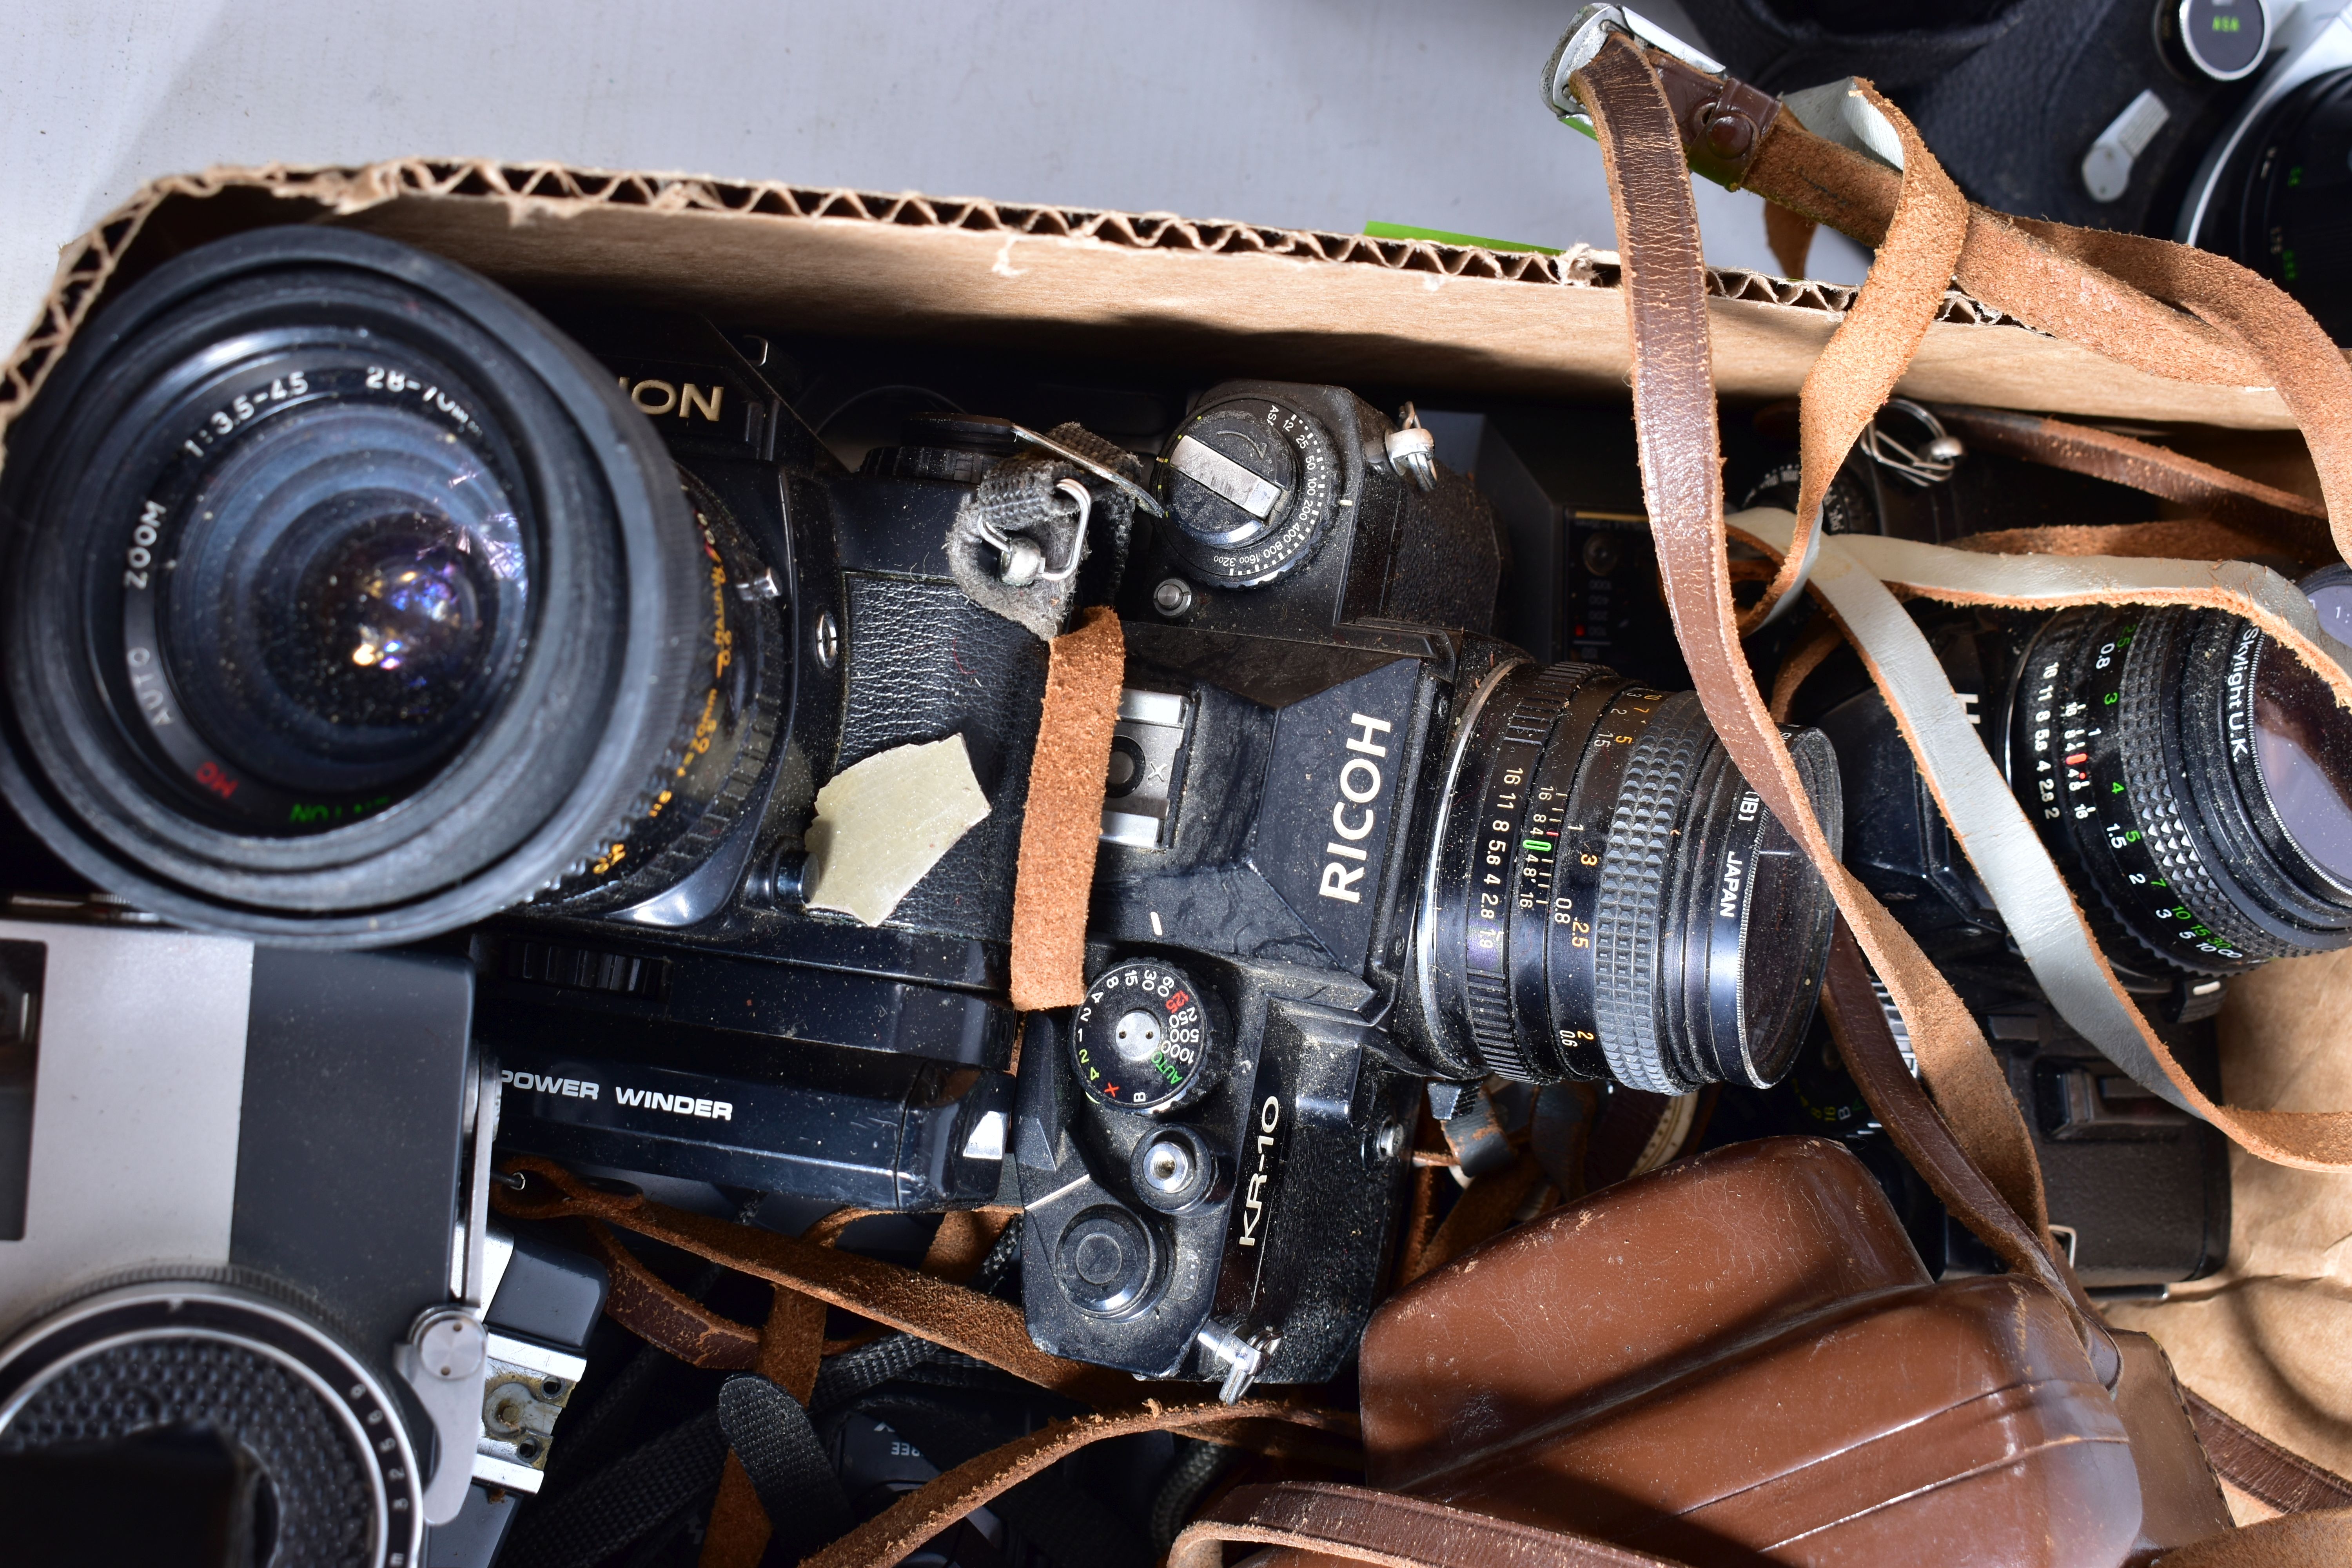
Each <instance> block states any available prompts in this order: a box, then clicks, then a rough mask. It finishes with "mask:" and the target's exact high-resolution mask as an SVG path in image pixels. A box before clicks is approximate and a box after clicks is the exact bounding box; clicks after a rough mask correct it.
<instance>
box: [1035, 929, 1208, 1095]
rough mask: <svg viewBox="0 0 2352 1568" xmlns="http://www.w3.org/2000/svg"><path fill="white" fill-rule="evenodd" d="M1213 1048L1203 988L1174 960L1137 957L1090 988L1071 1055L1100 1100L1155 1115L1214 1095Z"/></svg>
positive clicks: (1087, 1086)
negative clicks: (1207, 1094) (1210, 1092)
mask: <svg viewBox="0 0 2352 1568" xmlns="http://www.w3.org/2000/svg"><path fill="white" fill-rule="evenodd" d="M1211 1045H1212V1041H1211V1039H1210V1035H1209V1019H1208V1012H1207V1009H1206V1008H1205V1007H1204V1006H1203V1005H1202V1002H1201V994H1200V991H1199V988H1198V987H1196V986H1195V985H1193V984H1192V980H1191V979H1190V978H1189V977H1187V976H1186V975H1185V973H1184V972H1183V971H1182V970H1181V969H1178V968H1177V967H1176V966H1175V965H1174V964H1172V963H1160V961H1158V960H1156V959H1136V960H1130V961H1129V962H1128V963H1119V964H1114V965H1113V966H1112V967H1111V968H1109V969H1107V970H1105V971H1104V972H1103V973H1101V974H1100V975H1099V976H1098V977H1097V979H1096V980H1095V983H1094V984H1092V985H1091V986H1089V987H1087V999H1086V1001H1085V1002H1084V1003H1082V1004H1080V1005H1079V1007H1078V1014H1077V1018H1076V1027H1075V1028H1073V1029H1072V1031H1071V1034H1070V1058H1071V1065H1072V1066H1073V1067H1074V1068H1076V1071H1077V1075H1078V1083H1079V1085H1080V1086H1081V1087H1082V1088H1084V1089H1085V1090H1086V1091H1087V1095H1088V1097H1090V1098H1091V1099H1093V1100H1096V1101H1097V1103H1099V1104H1103V1105H1108V1106H1115V1107H1117V1108H1118V1110H1135V1111H1144V1112H1152V1111H1162V1110H1174V1109H1175V1108H1176V1107H1177V1106H1180V1105H1183V1104H1186V1103H1188V1102H1189V1101H1191V1100H1196V1099H1198V1098H1199V1097H1200V1096H1201V1095H1202V1093H1204V1092H1206V1090H1207V1089H1208V1088H1209V1084H1210V1080H1211V1078H1212V1076H1213V1075H1212V1074H1211V1072H1210V1070H1209V1052H1210V1047H1211Z"/></svg>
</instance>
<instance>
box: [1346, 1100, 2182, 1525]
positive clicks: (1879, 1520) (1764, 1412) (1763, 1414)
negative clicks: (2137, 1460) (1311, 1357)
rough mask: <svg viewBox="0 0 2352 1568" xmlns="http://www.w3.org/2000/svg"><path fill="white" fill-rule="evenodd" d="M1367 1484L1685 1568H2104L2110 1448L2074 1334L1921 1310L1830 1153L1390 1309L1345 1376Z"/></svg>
mask: <svg viewBox="0 0 2352 1568" xmlns="http://www.w3.org/2000/svg"><path fill="white" fill-rule="evenodd" d="M1362 1386H1363V1419H1364V1445H1365V1449H1366V1454H1367V1461H1366V1470H1367V1477H1368V1479H1370V1481H1371V1483H1372V1484H1373V1485H1375V1486H1380V1487H1390V1488H1395V1489H1400V1490H1403V1491H1408V1492H1411V1493H1412V1494H1414V1495H1416V1496H1419V1497H1424V1498H1429V1499H1432V1500H1437V1501H1441V1502H1444V1503H1446V1504H1449V1505H1451V1506H1453V1507H1455V1508H1460V1509H1466V1510H1471V1511H1474V1512H1477V1513H1482V1514H1487V1515H1491V1516H1493V1517H1496V1518H1499V1519H1505V1520H1509V1521H1517V1522H1519V1523H1523V1524H1531V1525H1538V1526H1547V1525H1548V1526H1550V1527H1553V1528H1556V1529H1562V1530H1575V1531H1584V1532H1589V1533H1593V1534H1598V1535H1601V1536H1602V1537H1605V1538H1607V1539H1609V1540H1612V1541H1614V1542H1618V1543H1620V1544H1622V1545H1624V1546H1629V1547H1633V1548H1635V1549H1637V1550H1642V1551H1647V1552H1656V1553H1659V1554H1661V1555H1663V1556H1665V1557H1668V1558H1671V1559H1673V1560H1675V1561H1676V1562H1681V1563H1691V1564H1695V1565H1700V1568H1705V1565H1709V1564H1717V1563H1723V1564H1731V1563H1742V1564H1745V1563H1756V1562H1757V1561H1759V1558H1769V1560H1770V1561H1772V1562H1774V1563H1783V1564H1827V1563H1863V1562H1892V1561H1896V1560H1898V1559H1900V1558H1906V1557H1908V1558H1916V1559H1917V1560H1920V1561H1931V1562H1936V1563H1946V1564H1958V1563H1984V1564H1988V1565H1990V1564H1994V1563H1999V1564H2002V1565H2004V1568H2015V1565H2019V1564H2030V1563H2053V1564H2055V1563H2117V1562H2120V1561H2122V1560H2123V1559H2124V1557H2125V1555H2126V1552H2128V1551H2129V1550H2130V1549H2131V1547H2132V1546H2133V1544H2134V1542H2135V1540H2136V1537H2137V1531H2138V1524H2139V1519H2140V1483H2139V1479H2138V1476H2137V1471H2136V1469H2135V1467H2134V1464H2133V1458H2132V1453H2131V1449H2130V1447H2129V1446H2128V1443H2127V1439H2126V1430H2125V1425H2124V1418H2123V1415H2121V1414H2119V1413H2118V1410H2117V1406H2116V1401H2115V1399H2114V1398H2113V1397H2111V1396H2110V1395H2109V1394H2108V1393H2107V1392H2106V1390H2105V1388H2103V1387H2102V1386H2101V1385H2100V1383H2099V1380H2098V1378H2097V1377H2096V1376H2095V1374H2094V1373H2093V1371H2092V1368H2091V1363H2090V1361H2089V1359H2088V1357H2087V1356H2086V1355H2085V1354H2084V1349H2083V1344H2082V1341H2081V1339H2080V1338H2079V1336H2078V1335H2077V1333H2076V1331H2075V1330H2074V1323H2073V1321H2072V1319H2071V1317H2070V1315H2069V1313H2068V1311H2067V1310H2066V1308H2065V1307H2064V1305H2063V1304H2062V1303H2061V1302H2060V1301H2059V1300H2057V1299H2056V1298H2055V1297H2053V1295H2052V1294H2051V1293H2050V1292H2049V1291H2048V1290H2046V1289H2042V1287H2041V1286H2039V1285H2038V1284H2035V1283H2033V1282H2032V1281H2030V1280H2026V1279H2019V1278H2016V1277H2014V1276H1996V1277H1982V1278H1975V1279H1954V1280H1948V1281H1946V1282H1944V1283H1942V1284H1934V1283H1930V1282H1929V1280H1928V1279H1927V1275H1926V1273H1925V1271H1924V1270H1923V1269H1922V1268H1921V1267H1920V1264H1919V1261H1918V1258H1917V1257H1916V1254H1914V1253H1913V1252H1912V1250H1911V1247H1910V1245H1909V1243H1908V1242H1907V1241H1906V1239H1905V1237H1904V1235H1903V1231H1902V1228H1901V1226H1900V1225H1899V1224H1898V1223H1897V1221H1896V1219H1895V1215H1894V1212H1893V1211H1892V1210H1891V1209H1890V1208H1889V1207H1888V1206H1887V1204H1886V1201H1885V1198H1884V1197H1883V1196H1882V1195H1881V1194H1880V1192H1879V1190H1878V1187H1877V1184H1876V1183H1875V1182H1874V1180H1873V1178H1872V1177H1871V1176H1870V1174H1869V1173H1868V1172H1867V1171H1866V1170H1865V1169H1864V1167H1863V1165H1862V1164H1861V1163H1860V1162H1859V1161H1857V1160H1855V1159H1854V1158H1853V1156H1852V1155H1851V1154H1849V1153H1847V1152H1845V1151H1844V1150H1843V1148H1842V1147H1840V1146H1839V1145H1837V1144H1834V1143H1831V1142H1823V1141H1820V1140H1814V1139H1801V1138H1783V1139H1771V1140H1766V1141H1763V1142H1754V1143H1745V1144H1738V1145H1735V1146H1732V1147H1728V1148H1725V1149H1720V1150H1717V1151H1715V1152H1711V1153H1708V1154H1704V1155H1701V1156H1699V1157H1698V1158H1696V1159H1693V1160H1687V1161H1684V1162H1681V1163H1677V1164H1675V1165H1672V1166H1669V1167H1667V1168H1666V1169H1664V1170H1662V1171H1659V1172H1656V1173H1653V1174H1651V1175H1648V1176H1644V1177H1641V1178H1638V1179H1636V1180H1634V1181H1631V1182H1627V1183H1625V1184H1622V1185H1620V1186H1616V1187H1612V1188H1609V1189H1606V1190H1604V1191H1602V1192H1601V1193H1599V1194H1595V1195H1593V1196H1591V1197H1589V1198H1586V1199H1584V1200H1583V1201H1581V1202H1580V1203H1576V1204H1571V1205H1567V1206H1565V1207H1563V1208H1560V1209H1558V1210H1555V1211H1554V1212H1553V1213H1552V1214H1550V1215H1546V1216H1545V1217H1544V1218H1543V1219H1541V1220H1538V1221H1537V1222H1535V1223H1534V1224H1531V1225H1528V1226H1522V1227H1520V1228H1519V1229H1517V1230H1516V1231H1512V1232H1510V1233H1508V1234H1507V1235H1506V1236H1505V1237H1502V1238H1500V1239H1498V1240H1497V1241H1496V1242H1495V1243H1494V1244H1492V1245H1490V1246H1488V1247H1484V1248H1481V1249H1480V1250H1478V1251H1475V1252H1474V1253H1472V1254H1470V1255H1469V1256H1467V1257H1465V1258H1461V1259H1459V1260H1457V1261H1455V1262H1454V1263H1452V1264H1450V1265H1448V1266H1447V1267H1445V1268H1442V1269H1439V1270H1437V1271H1435V1272H1433V1273H1432V1274H1430V1275H1428V1276H1426V1277H1425V1278H1424V1279H1422V1280H1420V1281H1418V1282H1416V1283H1415V1284H1414V1285H1413V1286H1412V1287H1411V1288H1409V1289H1406V1290H1405V1291H1404V1292H1402V1294H1400V1295H1399V1296H1398V1297H1396V1298H1395V1299H1394V1300H1391V1301H1390V1302H1389V1303H1388V1305H1386V1306H1385V1307H1383V1308H1382V1309H1381V1311H1380V1312H1379V1313H1378V1314H1377V1315H1376V1316H1375V1317H1374V1318H1373V1320H1372V1324H1371V1327H1370V1330H1369V1331H1368V1332H1367V1333H1366V1335H1365V1338H1364V1348H1363V1359H1362Z"/></svg>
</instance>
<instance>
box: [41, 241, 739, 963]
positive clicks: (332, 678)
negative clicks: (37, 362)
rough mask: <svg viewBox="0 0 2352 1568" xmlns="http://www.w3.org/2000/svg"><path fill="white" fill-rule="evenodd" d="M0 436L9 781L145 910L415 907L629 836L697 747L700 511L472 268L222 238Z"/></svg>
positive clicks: (176, 268) (238, 920)
mask: <svg viewBox="0 0 2352 1568" xmlns="http://www.w3.org/2000/svg"><path fill="white" fill-rule="evenodd" d="M8 445H9V452H8V464H7V469H6V475H5V479H6V483H5V489H0V516H4V517H5V526H6V539H5V545H6V555H5V566H6V570H5V574H0V583H5V599H0V616H5V668H6V689H7V697H8V702H7V708H6V714H5V724H0V740H4V741H5V744H0V785H5V789H6V792H7V794H8V795H9V798H10V799H11V801H12V802H13V803H14V804H15V805H16V807H17V808H18V810H19V811H20V812H21V813H23V815H24V816H26V818H27V820H28V821H30V822H31V823H32V824H33V826H35V828H36V830H37V831H38V832H40V833H41V835H42V837H44V838H45V839H47V841H48V842H49V843H50V844H52V845H53V846H55V847H58V850H59V851H60V852H61V853H63V854H64V855H65V856H66V858H68V859H69V860H71V861H72V862H73V863H74V864H75V865H76V866H77V868H79V869H80V870H81V871H82V872H83V873H84V874H85V875H87V876H89V878H90V879H91V880H93V881H95V882H97V883H98V884H99V885H100V886H101V887H103V888H106V889H110V890H111V891H115V892H118V893H121V894H124V895H127V896H128V897H130V898H131V900H134V901H135V902H137V903H139V904H140V905H142V907H144V908H148V909H152V910H157V911H158V912H161V913H163V914H166V915H169V916H171V917H172V918H173V919H175V920H178V921H183V922H184V923H187V924H190V925H194V926H197V927H200V928H208V929H212V930H225V931H234V932H236V933H238V934H242V935H247V936H252V937H257V938H261V939H264V940H269V941H275V942H328V943H335V944H350V943H352V942H399V941H406V940H414V939H415V938H418V937H422V936H427V935H431V934H433V933H435V932H436V931H446V930H448V929H450V928H452V927H455V926H457V925H461V924H464V923H467V921H473V920H478V919H479V918H481V917H482V916H484V915H487V914H488V913H490V912H492V911H493V910H498V909H500V908H503V907H505V906H507V905H509V904H513V903H516V902H519V901H520V900H523V899H525V898H528V897H530V896H531V895H532V894H533V893H535V892H537V891H539V890H540V889H543V888H545V887H548V886H550V885H551V884H552V883H553V882H555V881H556V880H557V879H559V878H561V877H562V876H563V874H564V873H565V872H566V871H567V869H570V868H574V867H577V866H580V865H583V864H584V863H586V862H589V861H591V860H593V859H594V858H596V856H597V855H598V854H599V853H604V854H606V855H607V856H609V855H610V854H611V853H612V849H611V847H612V846H613V845H614V844H615V843H616V842H619V841H621V840H622V839H624V838H625V837H627V832H626V825H628V824H630V823H631V822H632V821H633V820H634V819H635V817H637V816H642V815H643V814H644V813H645V811H646V802H647V801H648V800H649V799H651V798H653V797H654V796H655V795H656V792H657V791H659V790H661V789H663V788H665V787H668V781H669V780H670V778H671V776H672V774H673V773H680V772H681V770H680V769H679V767H678V766H677V763H678V759H679V757H680V755H681V754H682V748H683V747H684V746H686V745H687V744H688V742H690V741H691V740H692V739H693V738H694V737H693V726H694V724H695V723H696V722H697V721H698V720H700V719H701V718H702V713H701V711H700V708H699V706H698V704H697V702H696V697H697V694H698V690H699V689H700V688H701V687H707V686H709V684H710V681H709V679H702V680H701V681H700V684H699V686H698V674H697V672H698V668H699V669H701V670H702V671H703V672H704V673H705V674H706V675H707V673H708V650H709V647H710V646H711V644H712V641H713V638H714V637H715V636H717V635H718V633H717V632H716V631H714V626H713V611H712V608H711V605H712V590H711V587H710V585H709V576H710V572H709V569H708V565H707V563H708V561H709V559H711V556H710V552H709V545H708V540H709V525H707V524H706V526H705V527H704V529H703V530H701V531H700V533H701V535H702V536H701V537H698V530H697V528H696V525H695V521H694V520H693V518H692V516H691V514H690V512H689V510H688V507H687V505H686V504H685V500H684V498H683V497H682V496H681V494H680V491H679V488H678V482H677V470H676V469H675V468H673V467H672V465H671V463H670V461H669V459H668V457H667V453H666V452H665V451H664V450H663V448H662V446H661V443H660V440H659V438H658V437H656V435H655V433H654V431H653V429H652V427H651V426H649V425H647V423H646V420H645V418H644V416H642V415H640V414H638V413H637V412H636V411H635V410H634V409H632V408H631V407H630V406H629V405H628V403H627V401H626V399H625V397H623V396H622V395H620V393H619V392H618V391H617V389H616V388H615V386H614V381H613V378H612V377H611V376H610V375H609V374H606V373H605V372H604V370H603V369H602V368H601V367H599V366H598V365H597V364H596V363H595V362H594V361H593V360H591V359H589V358H588V357H587V356H586V355H585V354H584V353H582V352H581V351H580V350H579V349H578V348H576V347H574V346H573V345H572V344H571V343H570V342H567V341H566V340H564V339H563V338H562V336H561V335H560V334H558V333H557V332H556V331H554V330H553V329H552V328H551V327H550V326H548V324H547V323H546V322H545V321H541V319H540V318H539V317H538V316H536V315H535V314H533V313H532V312H531V311H530V310H528V309H527V308H525V307H524V306H523V305H521V304H520V302H519V301H517V300H514V299H512V298H510V297H509V296H508V295H507V294H505V293H503V292H502V291H501V290H499V289H497V288H495V287H494V286H492V285H491V284H489V283H488V282H486V281H485V280H483V279H479V278H477V277H475V276H474V275H473V274H471V273H468V272H467V271H465V270H464V269H463V268H457V267H455V266H452V265H450V264H449V263H447V262H445V261H441V260H438V259H436V258H432V257H429V256H426V255H425V254H423V253H422V252H418V251H415V250H412V249H410V248H408V247H404V246H400V245H395V244H393V243H391V242H390V241H386V240H381V239H375V238H373V237H367V236H363V235H355V234H346V233H341V232H338V231H331V230H320V229H314V228H307V227H305V228H294V229H278V230H271V231H265V232H263V233H261V234H258V235H254V236H248V237H240V238H237V239H233V240H226V241H223V242H221V243H219V244H216V245H212V246H207V247H203V248H201V249H199V250H196V251H194V252H192V253H190V254H189V255H187V256H184V257H182V258H179V259H177V260H175V261H173V262H172V263H170V264H168V265H167V266H165V267H163V268H159V269H158V270H157V271H156V272H155V273H153V274H152V276H150V277H149V278H147V279H145V280H144V281H142V282H141V283H140V284H139V285H137V286H136V287H135V288H133V289H130V290H129V291H127V292H126V293H125V294H123V295H122V296H121V298H120V299H118V300H114V301H112V302H111V303H110V305H109V306H108V307H107V309H106V310H104V311H103V312H102V313H101V314H100V316H99V317H98V318H96V319H95V320H94V321H93V322H92V323H91V325H90V326H89V328H87V329H85V331H83V333H82V334H81V336H80V339H79V341H78V342H76V343H75V345H74V347H73V350H72V352H71V353H69V354H68V356H67V358H66V359H65V361H64V362H63V363H61V364H60V365H59V367H58V371H57V373H56V374H55V375H54V376H53V377H52V378H51V381H50V384H48V386H47V387H46V388H45V389H44V390H43V392H42V395H41V396H40V397H39V399H38V400H37V402H36V404H35V405H34V406H33V408H32V409H31V410H30V412H29V414H28V416H27V418H26V420H25V421H24V422H23V423H22V424H21V425H19V426H17V427H16V429H14V430H12V431H11V432H10V437H9V443H8Z"/></svg>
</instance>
